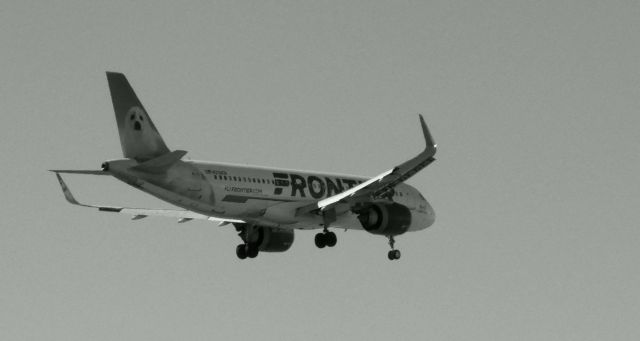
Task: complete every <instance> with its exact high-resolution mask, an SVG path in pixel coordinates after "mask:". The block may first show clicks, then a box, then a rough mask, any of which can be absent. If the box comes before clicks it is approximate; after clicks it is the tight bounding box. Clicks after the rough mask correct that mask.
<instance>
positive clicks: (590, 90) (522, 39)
mask: <svg viewBox="0 0 640 341" xmlns="http://www.w3.org/2000/svg"><path fill="white" fill-rule="evenodd" d="M638 18H640V4H639V3H637V2H635V1H609V2H595V1H543V2H537V1H536V2H534V1H486V2H482V3H481V2H469V3H463V2H453V1H429V2H426V1H418V2H412V1H401V2H400V1H397V2H391V1H390V2H373V1H361V2H356V1H350V2H348V3H346V4H345V2H343V1H337V2H327V1H314V2H300V1H292V2H273V1H255V2H238V1H230V2H219V1H215V2H213V4H211V2H209V1H203V2H192V3H190V4H184V3H182V2H175V1H165V2H160V1H154V2H147V3H145V2H133V3H129V2H117V1H113V2H105V1H64V2H56V1H47V2H42V3H39V4H36V3H35V2H28V1H4V2H3V3H2V5H0V42H1V43H2V48H1V49H0V61H2V67H0V79H1V80H2V81H1V82H0V99H1V103H2V114H1V115H0V129H1V130H2V142H3V143H2V144H1V146H0V160H2V161H3V164H4V167H3V177H2V178H3V179H2V180H1V181H2V186H1V188H2V191H1V192H0V197H1V198H2V207H3V208H2V210H3V212H4V214H3V217H2V223H0V226H1V228H0V339H3V340H42V339H53V340H87V339H90V340H133V339H160V340H175V339H214V338H215V339H258V338H260V339H263V340H280V339H290V340H299V339H308V340H326V339H356V340H357V339H360V340H364V339H367V340H389V339H408V338H410V337H414V338H419V339H432V340H433V339H436V340H437V339H446V340H470V339H474V340H478V339H479V340H514V339H517V340H603V339H608V340H635V339H638V338H640V325H639V324H638V322H637V321H638V319H639V318H640V271H638V258H639V257H640V251H638V250H639V248H638V245H640V230H638V218H637V211H638V206H639V204H640V199H639V197H640V182H639V181H638V175H637V174H638V170H639V169H640V167H639V166H640V147H639V146H640V134H638V129H639V128H640V114H639V109H640V81H639V76H640V75H639V70H640V63H639V60H640V21H639V20H638ZM106 70H113V71H121V72H124V73H125V74H126V75H127V76H128V78H129V80H130V81H131V83H132V85H133V87H134V88H135V89H136V91H137V93H138V95H139V97H140V98H141V100H142V102H143V103H144V104H145V106H146V108H147V110H148V111H149V113H150V115H151V116H152V117H153V120H154V122H155V124H156V126H157V127H158V128H159V130H160V132H161V133H162V135H163V137H164V140H165V141H166V142H167V144H168V145H169V147H170V148H180V149H186V150H188V151H189V154H188V156H189V157H191V158H193V159H207V160H215V161H224V162H234V163H246V164H258V165H267V166H282V167H287V168H302V169H315V170H326V171H336V172H340V173H353V174H362V175H370V176H373V175H375V174H377V173H379V172H381V171H384V170H386V169H388V168H389V167H391V166H393V165H395V164H397V163H399V162H402V161H404V160H405V159H407V158H409V157H412V156H413V155H414V154H415V153H417V152H418V151H419V150H420V149H421V148H422V147H423V141H422V137H421V133H420V128H419V124H418V117H417V115H416V113H418V112H421V113H423V114H424V115H425V118H426V120H427V122H428V124H429V126H430V128H431V130H432V133H433V135H434V138H435V139H436V141H437V143H438V145H439V150H438V155H437V158H438V161H437V162H435V163H434V164H432V165H431V166H429V167H428V168H427V169H426V170H424V171H423V172H421V173H419V174H418V175H417V176H415V177H414V178H412V179H411V180H410V181H409V183H410V184H412V185H414V186H415V187H417V188H418V189H420V190H421V191H422V193H423V194H425V196H426V197H427V198H428V199H429V200H430V202H431V203H432V205H433V206H434V208H435V210H436V214H437V221H436V224H435V225H434V226H432V227H431V228H430V229H428V230H426V231H423V232H420V233H414V234H407V235H404V236H401V237H399V238H398V247H399V248H400V249H401V250H402V252H403V258H402V260H401V261H397V262H389V261H388V260H387V259H386V252H387V244H386V240H385V239H384V238H381V237H377V236H373V235H369V234H366V233H358V232H354V231H351V232H346V233H344V232H342V231H338V245H337V246H336V247H335V248H333V249H330V250H326V249H323V250H319V249H316V248H315V246H314V245H313V235H314V233H313V232H306V233H304V232H303V233H298V234H297V235H296V243H295V244H294V245H293V247H292V248H291V250H290V251H289V252H287V253H284V254H263V255H261V256H260V257H258V258H257V259H256V260H253V261H239V260H237V259H236V256H235V253H234V249H235V245H237V244H238V243H239V238H237V237H236V235H235V232H234V231H233V229H230V228H218V227H216V226H215V225H212V224H208V223H206V222H190V223H188V224H180V225H178V224H176V222H175V221H172V220H170V219H169V220H167V219H161V218H149V219H144V220H142V221H135V222H134V221H130V220H129V218H128V217H126V216H120V215H110V214H104V213H99V212H96V211H94V210H89V209H82V208H78V207H74V206H71V205H68V204H67V203H66V202H65V201H64V199H63V197H62V194H61V193H60V190H59V187H58V184H57V182H56V180H55V177H54V176H53V175H52V174H49V173H47V172H45V170H46V169H49V168H63V167H68V168H96V167H98V166H99V165H100V163H102V161H104V160H105V159H112V158H118V157H120V156H121V151H120V146H119V140H118V136H117V130H116V125H115V120H114V114H113V111H112V107H111V103H110V99H109V95H108V89H107V83H106V79H105V75H104V71H106ZM67 179H68V181H69V185H70V186H71V188H72V189H73V190H74V192H76V194H77V196H78V197H79V198H80V199H84V200H87V201H90V202H94V203H104V204H131V205H136V206H148V207H165V206H166V205H165V204H163V203H160V202H158V201H157V200H156V199H154V198H151V197H149V196H146V195H145V194H140V193H137V192H135V190H133V189H130V188H129V187H127V186H126V185H124V184H121V183H118V182H117V181H115V180H110V179H104V178H99V179H95V178H91V177H81V176H78V177H67Z"/></svg>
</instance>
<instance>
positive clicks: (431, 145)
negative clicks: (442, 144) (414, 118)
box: [418, 114, 438, 155]
mask: <svg viewBox="0 0 640 341" xmlns="http://www.w3.org/2000/svg"><path fill="white" fill-rule="evenodd" d="M418 116H419V117H420V125H421V126H422V134H423V135H424V140H425V143H426V149H427V150H428V151H429V153H431V154H432V155H435V153H436V150H437V148H438V145H437V144H436V143H435V141H433V137H432V136H431V132H430V131H429V128H428V127H427V123H426V122H425V121H424V117H423V116H422V114H418Z"/></svg>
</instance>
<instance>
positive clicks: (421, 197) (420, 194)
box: [418, 192, 427, 200]
mask: <svg viewBox="0 0 640 341" xmlns="http://www.w3.org/2000/svg"><path fill="white" fill-rule="evenodd" d="M418 195H419V196H420V199H422V200H427V199H425V198H424V197H423V196H422V193H420V192H418Z"/></svg>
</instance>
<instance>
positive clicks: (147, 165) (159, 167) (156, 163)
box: [131, 150, 187, 173]
mask: <svg viewBox="0 0 640 341" xmlns="http://www.w3.org/2000/svg"><path fill="white" fill-rule="evenodd" d="M186 154H187V152H186V151H184V150H174V151H172V152H171V153H167V154H164V155H162V156H159V157H157V158H155V159H151V160H149V161H146V162H143V163H140V164H138V165H136V166H133V167H131V169H133V170H137V171H141V172H147V173H162V172H164V171H165V170H167V169H168V168H169V167H171V165H173V164H174V163H176V162H178V160H180V159H181V158H182V157H183V156H185V155H186Z"/></svg>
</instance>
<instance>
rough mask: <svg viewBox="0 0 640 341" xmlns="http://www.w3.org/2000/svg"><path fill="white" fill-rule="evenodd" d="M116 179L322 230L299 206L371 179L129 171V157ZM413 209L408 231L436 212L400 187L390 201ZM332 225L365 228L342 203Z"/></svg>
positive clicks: (220, 210)
mask: <svg viewBox="0 0 640 341" xmlns="http://www.w3.org/2000/svg"><path fill="white" fill-rule="evenodd" d="M109 164H110V167H109V171H110V172H111V174H113V176H115V177H116V178H118V179H120V180H122V181H124V182H126V183H128V184H130V185H132V186H134V187H136V188H138V189H140V190H142V191H144V192H147V193H149V194H151V195H153V196H156V197H158V198H159V199H162V200H164V201H167V202H169V203H171V204H174V205H176V206H179V207H182V208H185V209H188V210H191V211H195V212H198V213H202V214H205V215H213V216H217V217H222V218H228V219H247V218H251V219H252V220H255V221H259V223H260V224H261V225H264V226H271V227H280V228H287V229H319V228H323V221H322V216H320V215H319V214H301V215H298V214H296V208H298V207H300V202H305V201H308V202H309V203H312V202H315V201H317V200H319V199H324V198H327V197H330V196H333V195H335V194H338V193H340V192H343V191H345V190H348V189H350V188H352V187H354V186H357V185H358V184H360V183H362V182H364V181H366V180H368V179H367V178H365V177H360V176H353V175H343V174H331V173H318V172H308V171H298V170H289V169H276V168H267V167H256V166H243V165H234V164H226V163H213V162H202V161H179V162H178V163H176V164H175V165H173V166H172V167H171V168H169V169H168V170H167V171H166V172H162V173H157V174H153V173H147V172H140V171H135V170H131V169H130V168H131V166H133V165H135V164H136V162H135V161H133V160H130V159H122V160H113V161H110V162H109ZM391 199H392V200H393V201H394V202H397V203H399V204H402V205H404V206H406V207H407V208H409V210H410V211H411V216H412V218H411V226H410V228H409V231H416V230H421V229H425V228H427V227H429V226H430V225H431V224H433V222H434V220H435V214H434V211H433V209H432V207H431V205H429V203H428V202H427V200H425V199H424V197H423V196H422V195H421V194H420V192H419V191H418V190H416V189H415V188H413V187H411V186H409V185H407V184H404V183H402V184H399V185H397V186H396V188H395V193H394V195H393V197H392V198H391ZM337 210H338V216H337V218H338V220H337V221H336V222H333V223H332V224H331V226H332V227H339V228H345V229H363V228H362V226H361V224H360V222H359V221H358V219H357V215H356V214H354V213H352V212H351V211H350V210H349V208H348V207H342V208H341V207H340V205H338V208H337Z"/></svg>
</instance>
